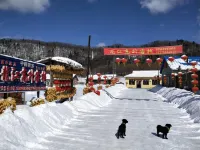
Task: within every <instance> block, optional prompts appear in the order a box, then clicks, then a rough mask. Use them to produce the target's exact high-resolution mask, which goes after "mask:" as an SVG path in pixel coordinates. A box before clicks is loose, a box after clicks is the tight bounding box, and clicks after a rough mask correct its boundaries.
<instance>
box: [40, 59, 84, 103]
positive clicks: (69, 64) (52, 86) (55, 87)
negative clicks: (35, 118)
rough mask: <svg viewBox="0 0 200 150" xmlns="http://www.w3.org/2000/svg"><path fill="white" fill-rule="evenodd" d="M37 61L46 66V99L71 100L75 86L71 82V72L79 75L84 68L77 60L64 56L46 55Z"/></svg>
mask: <svg viewBox="0 0 200 150" xmlns="http://www.w3.org/2000/svg"><path fill="white" fill-rule="evenodd" d="M38 62H40V63H43V64H45V65H46V67H47V78H48V81H47V82H48V86H49V87H48V89H47V91H46V93H45V96H46V100H48V101H54V100H63V99H64V100H68V99H71V100H73V96H74V95H75V94H76V88H75V87H74V84H73V81H74V80H73V74H76V75H81V74H82V73H83V72H84V68H83V66H82V65H81V64H79V63H78V62H76V61H74V60H71V59H69V58H65V57H48V58H45V59H42V60H39V61H38Z"/></svg>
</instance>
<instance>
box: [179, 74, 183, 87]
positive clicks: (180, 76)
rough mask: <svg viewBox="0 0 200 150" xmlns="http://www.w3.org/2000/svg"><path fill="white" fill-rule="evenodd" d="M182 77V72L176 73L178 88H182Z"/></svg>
mask: <svg viewBox="0 0 200 150" xmlns="http://www.w3.org/2000/svg"><path fill="white" fill-rule="evenodd" d="M182 76H183V73H182V72H178V83H179V86H180V87H182V83H183V81H182Z"/></svg>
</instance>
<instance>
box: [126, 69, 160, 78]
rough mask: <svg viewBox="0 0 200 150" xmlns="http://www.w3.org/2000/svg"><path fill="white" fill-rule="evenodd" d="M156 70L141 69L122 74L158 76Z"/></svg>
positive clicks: (145, 76) (143, 76)
mask: <svg viewBox="0 0 200 150" xmlns="http://www.w3.org/2000/svg"><path fill="white" fill-rule="evenodd" d="M158 72H159V71H158V70H141V71H133V72H132V73H131V74H128V75H126V76H124V77H125V78H152V77H155V76H158Z"/></svg>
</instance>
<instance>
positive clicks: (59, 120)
mask: <svg viewBox="0 0 200 150" xmlns="http://www.w3.org/2000/svg"><path fill="white" fill-rule="evenodd" d="M125 88H126V87H125V86H123V85H116V86H114V87H110V88H108V89H107V91H108V92H110V93H111V94H112V95H113V96H116V95H117V94H118V93H119V92H120V91H121V90H122V89H125ZM100 92H101V95H100V96H98V95H96V94H95V93H89V94H86V95H83V96H81V97H77V98H76V100H75V101H72V102H64V103H63V104H56V103H55V102H51V103H47V104H43V105H39V106H36V107H24V108H23V109H19V110H16V111H15V113H14V114H13V113H12V112H11V111H9V110H7V111H6V112H5V113H4V114H2V115H1V116H0V132H1V138H0V143H1V145H0V149H27V148H33V147H34V148H36V149H37V148H38V149H45V147H43V146H42V145H39V144H37V143H39V141H42V140H44V139H43V137H45V136H49V135H53V134H55V133H58V132H59V128H63V127H66V125H67V124H69V123H70V122H71V121H72V119H73V118H74V117H77V115H78V114H79V112H80V111H84V112H85V111H91V110H92V109H98V108H100V107H103V106H105V105H107V104H108V103H109V102H110V101H111V98H110V97H109V96H108V95H107V94H106V93H105V92H104V91H100Z"/></svg>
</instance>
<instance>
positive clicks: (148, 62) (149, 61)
mask: <svg viewBox="0 0 200 150" xmlns="http://www.w3.org/2000/svg"><path fill="white" fill-rule="evenodd" d="M146 63H147V64H148V65H149V66H151V64H152V59H150V58H147V59H146Z"/></svg>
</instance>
